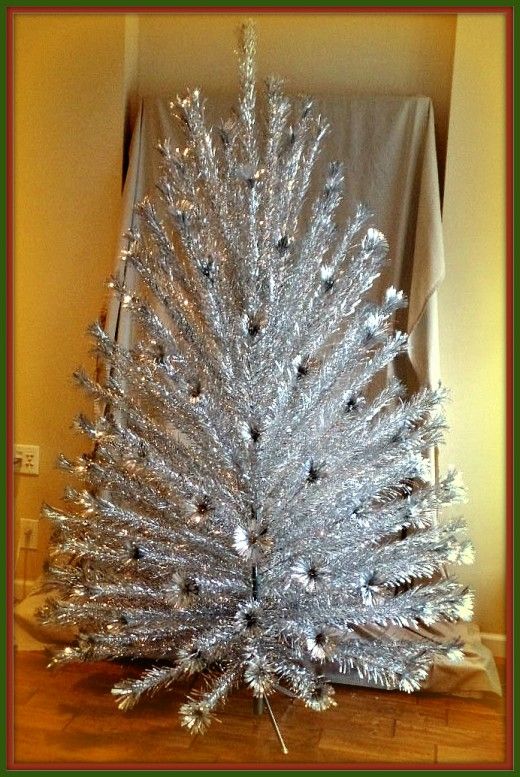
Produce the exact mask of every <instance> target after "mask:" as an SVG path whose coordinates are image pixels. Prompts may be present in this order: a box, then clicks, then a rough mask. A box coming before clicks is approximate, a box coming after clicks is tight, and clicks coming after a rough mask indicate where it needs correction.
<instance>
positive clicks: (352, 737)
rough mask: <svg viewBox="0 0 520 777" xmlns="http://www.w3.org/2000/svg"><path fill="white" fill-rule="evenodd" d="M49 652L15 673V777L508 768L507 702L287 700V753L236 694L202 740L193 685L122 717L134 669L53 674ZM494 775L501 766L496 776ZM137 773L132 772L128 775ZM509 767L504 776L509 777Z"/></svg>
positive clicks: (358, 692) (400, 697) (382, 696)
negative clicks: (166, 769)
mask: <svg viewBox="0 0 520 777" xmlns="http://www.w3.org/2000/svg"><path fill="white" fill-rule="evenodd" d="M45 664H46V659H45V656H44V655H43V654H42V653H27V652H26V653H19V654H18V656H17V658H16V662H15V689H16V693H15V697H16V698H15V717H14V764H13V765H14V766H15V767H16V768H23V765H24V764H43V763H46V764H56V765H57V766H58V765H59V764H64V763H68V764H80V763H81V764H83V763H84V764H92V765H93V767H94V768H95V767H96V764H114V766H115V765H116V764H117V763H121V764H135V765H136V767H135V768H139V766H140V765H141V767H142V765H144V764H150V765H151V766H150V768H152V769H153V768H154V766H153V765H154V764H157V765H159V764H170V765H171V767H173V768H175V766H176V765H179V764H200V766H201V768H204V767H203V764H204V763H207V764H212V763H215V764H216V763H221V764H224V763H230V764H237V765H240V764H275V763H276V764H278V765H283V766H285V767H287V766H289V767H291V765H293V764H314V765H315V768H316V767H317V768H319V765H320V764H331V765H333V764H354V763H359V764H363V763H365V764H366V763H381V764H384V763H412V762H413V763H423V764H435V763H439V764H441V763H442V764H446V763H453V764H457V765H459V766H460V765H462V764H472V763H473V764H475V763H486V764H489V768H490V769H493V768H497V767H498V765H499V764H500V763H501V762H502V763H503V762H504V759H505V747H504V740H505V733H504V731H505V720H504V718H505V715H504V701H503V699H499V698H497V697H495V696H493V697H492V698H486V699H485V700H475V699H462V698H458V697H452V696H441V695H438V694H420V695H419V694H413V695H411V696H408V695H405V694H401V693H394V692H385V691H375V690H371V689H365V688H352V687H350V688H349V687H345V686H336V700H337V702H338V706H337V707H336V708H333V709H331V710H328V711H327V712H324V713H316V712H312V711H311V710H308V709H307V708H305V707H304V706H303V705H302V704H301V703H300V702H297V701H293V700H291V699H288V698H287V697H280V696H276V697H272V699H271V704H272V708H273V711H274V713H275V716H276V718H277V720H278V722H279V725H280V727H281V729H282V731H283V735H284V737H285V739H286V742H287V746H288V748H289V754H288V755H285V756H284V755H283V754H282V753H281V750H280V747H279V745H278V741H277V739H276V735H275V733H274V731H273V728H272V726H271V724H270V721H269V718H268V717H267V714H265V713H264V715H262V716H261V717H253V715H252V705H251V697H250V695H249V694H248V693H247V692H245V691H241V692H238V693H236V694H235V695H234V696H233V697H232V698H231V699H230V700H229V702H228V704H227V705H226V707H225V708H224V709H223V710H222V714H221V715H220V716H219V717H220V720H221V721H222V722H221V723H220V724H219V723H217V722H214V723H213V725H212V726H211V727H210V729H209V731H208V732H207V733H206V735H205V736H203V737H201V736H196V737H192V736H190V735H189V734H188V733H187V732H186V731H185V730H184V729H182V728H181V727H180V724H179V718H178V715H177V709H178V707H179V705H180V703H182V701H183V700H184V698H185V694H186V692H187V691H188V686H187V685H184V686H183V687H178V688H176V689H175V690H174V691H171V692H167V693H164V694H162V695H160V696H158V697H156V698H155V699H152V700H148V701H143V702H141V703H140V704H139V705H138V706H137V707H136V708H135V709H133V710H131V711H130V712H127V713H123V712H120V711H119V710H118V709H117V707H116V706H115V704H114V701H113V697H111V695H110V688H111V687H112V685H113V683H114V682H115V681H116V680H118V679H120V678H122V677H127V676H129V675H130V674H139V672H138V670H137V668H136V667H131V668H128V667H120V666H117V665H112V664H108V663H107V664H97V665H94V664H91V665H85V664H83V665H75V666H73V665H70V666H66V667H63V668H59V669H53V670H47V669H45ZM493 764H495V767H493ZM130 768H131V767H130ZM502 768H503V767H502Z"/></svg>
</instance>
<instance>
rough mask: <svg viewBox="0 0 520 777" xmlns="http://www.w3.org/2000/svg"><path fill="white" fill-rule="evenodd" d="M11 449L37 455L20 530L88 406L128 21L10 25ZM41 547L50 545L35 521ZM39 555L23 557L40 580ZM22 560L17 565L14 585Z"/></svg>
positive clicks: (70, 449)
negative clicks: (87, 374)
mask: <svg viewBox="0 0 520 777" xmlns="http://www.w3.org/2000/svg"><path fill="white" fill-rule="evenodd" d="M14 46H15V57H14V59H15V61H14V66H15V115H14V121H15V125H14V130H15V224H14V228H15V257H14V261H15V268H14V285H15V289H14V306H15V322H14V327H15V338H14V359H15V375H14V378H15V440H16V442H18V443H29V444H36V445H39V446H40V456H41V460H40V476H39V477H34V476H28V475H16V476H15V494H16V527H17V528H18V526H19V520H20V519H21V518H22V517H26V518H33V519H37V518H38V517H39V512H40V505H41V502H42V501H43V500H46V501H49V502H51V503H54V504H59V501H60V499H61V494H62V491H63V485H64V478H63V477H62V475H61V474H60V473H58V472H57V471H56V470H55V468H54V463H55V460H56V457H57V455H58V453H59V452H60V451H64V452H66V453H67V454H78V453H80V452H81V451H82V450H83V449H84V446H85V439H80V438H79V437H78V436H76V435H74V434H73V433H72V432H71V430H70V425H71V421H72V419H73V417H74V416H75V415H76V414H77V412H78V410H79V408H80V407H81V406H82V404H83V398H82V396H81V394H80V392H79V391H78V390H76V389H75V388H74V387H73V384H72V380H71V373H72V372H73V370H74V369H75V368H76V367H77V366H79V365H80V364H82V363H83V364H85V365H87V366H88V365H90V364H92V362H91V360H90V358H89V356H88V349H89V343H88V340H87V338H86V337H85V330H86V328H87V325H88V324H89V323H90V322H91V321H94V320H95V319H96V318H97V317H98V315H99V312H100V308H101V306H102V303H103V297H104V291H103V282H104V280H105V278H106V276H107V275H108V274H109V272H110V271H111V269H112V265H113V261H114V251H115V244H116V243H115V240H116V235H117V232H118V212H119V198H120V192H121V154H122V138H123V111H124V94H123V88H122V87H123V80H122V75H123V64H124V18H123V17H122V16H121V17H119V16H108V15H103V16H101V15H89V16H83V15H82V16H75V15H69V14H66V15H59V14H56V15H45V16H42V15H39V14H34V15H33V14H29V15H25V14H24V15H20V16H17V17H15V30H14ZM42 534H43V536H42V537H41V539H40V548H42V549H45V547H46V534H45V526H44V524H43V523H42ZM42 558H43V553H42V552H37V551H29V552H28V559H27V561H28V565H27V571H28V577H29V578H32V577H36V575H37V574H38V572H39V570H40V568H41V562H42ZM22 562H23V559H20V562H19V564H18V572H17V574H18V576H21V574H22V569H23V563H22Z"/></svg>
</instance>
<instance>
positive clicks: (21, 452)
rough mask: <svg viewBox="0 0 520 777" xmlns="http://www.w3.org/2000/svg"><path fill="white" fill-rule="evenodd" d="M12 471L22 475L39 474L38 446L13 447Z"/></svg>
mask: <svg viewBox="0 0 520 777" xmlns="http://www.w3.org/2000/svg"><path fill="white" fill-rule="evenodd" d="M14 471H15V472H20V473H21V474H22V475H39V474H40V446H39V445H15V446H14Z"/></svg>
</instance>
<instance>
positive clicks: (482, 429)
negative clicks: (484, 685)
mask: <svg viewBox="0 0 520 777" xmlns="http://www.w3.org/2000/svg"><path fill="white" fill-rule="evenodd" d="M504 33H505V25H504V18H503V17H502V16H499V15H485V16H482V15H480V14H475V15H462V16H460V17H459V20H458V22H457V45H456V52H455V60H454V70H453V90H452V100H451V115H450V124H449V135H448V156H447V161H446V188H445V197H444V219H443V221H444V238H445V250H446V281H445V282H444V284H443V285H442V287H441V291H440V298H439V316H440V342H441V367H442V374H443V380H444V382H445V383H446V385H447V386H449V387H450V389H451V391H452V397H453V402H452V403H451V406H450V407H448V421H449V423H450V427H451V429H450V432H449V435H448V442H447V448H446V450H445V451H444V450H443V451H441V461H444V462H445V463H452V464H456V466H457V467H458V468H460V470H461V471H462V473H463V475H464V480H465V482H466V485H467V487H468V492H469V499H470V501H469V504H468V505H466V506H465V509H464V514H465V516H466V518H467V520H468V523H469V526H470V530H471V535H472V537H473V540H474V542H475V546H476V552H477V558H476V563H475V564H474V566H472V567H468V568H467V569H466V570H464V574H463V575H461V577H462V576H463V577H464V579H465V580H466V581H467V582H468V583H470V584H471V585H472V586H473V587H474V588H475V589H476V591H477V599H476V604H477V607H476V618H477V621H478V622H479V623H480V624H481V627H482V629H483V630H484V631H489V632H496V633H503V632H504V630H505V629H504V547H505V517H504V516H505V483H504V475H505V460H504V450H505V411H504V408H505V392H504V387H505V368H504V365H505V328H504V323H505V230H504V226H505V203H504V186H505V177H504V176H505V153H504V150H505V145H504V138H505V123H504V107H505V104H504V61H505V49H504V46H505V36H504Z"/></svg>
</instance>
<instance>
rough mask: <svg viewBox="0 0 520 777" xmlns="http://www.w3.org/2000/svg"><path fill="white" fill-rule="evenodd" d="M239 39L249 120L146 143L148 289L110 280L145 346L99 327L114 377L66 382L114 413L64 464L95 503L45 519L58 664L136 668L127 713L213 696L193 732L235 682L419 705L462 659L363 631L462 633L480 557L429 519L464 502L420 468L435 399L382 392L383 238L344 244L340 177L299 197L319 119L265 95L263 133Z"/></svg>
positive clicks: (138, 233)
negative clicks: (440, 673) (148, 704)
mask: <svg viewBox="0 0 520 777" xmlns="http://www.w3.org/2000/svg"><path fill="white" fill-rule="evenodd" d="M241 42H242V56H241V60H240V77H241V92H240V99H239V103H238V106H237V109H236V111H235V112H234V113H232V115H231V117H230V118H229V119H228V120H227V121H225V122H224V123H223V124H222V125H220V126H218V128H216V131H213V130H212V129H209V128H208V127H207V124H206V120H205V111H204V102H203V100H202V98H201V95H200V93H199V91H198V90H194V91H192V92H191V93H189V95H188V96H187V97H186V98H184V99H180V98H178V99H177V102H176V103H175V104H172V108H174V109H176V110H178V112H179V117H180V120H181V122H182V124H183V127H184V131H185V136H186V147H185V148H182V149H178V148H172V147H171V144H170V143H169V142H168V141H166V142H165V143H164V144H163V145H162V146H161V148H160V150H161V152H162V156H163V174H162V177H161V179H160V180H159V181H158V190H159V192H160V196H159V197H158V200H157V202H156V203H153V202H152V201H151V200H149V199H146V200H145V201H144V202H143V203H142V204H141V205H140V206H139V208H138V223H139V227H138V228H137V229H135V230H134V231H133V232H132V234H131V235H130V237H129V244H128V250H127V252H126V254H125V260H126V262H127V263H128V264H129V265H131V267H132V268H133V269H134V271H135V272H136V273H137V275H138V277H139V279H140V285H139V288H138V289H137V290H135V289H134V288H128V287H126V286H125V284H124V283H122V282H120V281H118V280H113V281H112V282H111V284H110V285H111V287H112V288H113V291H114V293H115V294H116V295H118V296H119V297H120V299H121V304H122V305H123V306H124V307H125V308H126V309H127V310H128V311H130V312H131V315H132V319H133V326H134V340H133V342H134V343H135V345H133V346H132V347H130V348H126V347H123V346H122V345H121V344H118V343H117V342H115V341H114V340H113V339H112V338H111V337H109V336H108V335H107V334H106V333H105V331H104V330H103V328H102V327H101V326H100V325H95V326H93V327H92V334H93V336H94V338H95V342H96V349H97V352H98V353H99V354H100V355H101V356H102V358H103V360H104V362H105V364H106V365H107V370H106V379H104V380H103V381H102V382H100V383H98V382H95V381H94V380H92V379H91V378H90V377H88V375H86V374H85V373H84V372H82V371H80V372H78V373H77V376H76V377H77V379H78V381H79V383H80V384H81V385H82V386H83V387H84V388H85V389H86V390H87V392H89V393H90V394H91V395H92V396H93V397H94V398H95V399H96V400H98V401H100V402H101V403H102V404H103V406H104V408H105V412H104V413H103V414H101V416H100V417H99V418H97V419H96V420H95V421H90V420H88V419H87V418H85V417H84V416H80V417H79V418H78V419H77V426H78V428H79V429H80V430H81V431H82V432H84V433H86V434H87V435H88V436H90V437H91V438H92V439H93V440H94V449H93V453H92V454H89V455H85V456H83V457H81V458H80V459H79V460H78V461H73V462H69V461H67V460H66V459H65V458H62V459H61V465H62V466H63V467H64V468H65V469H66V470H67V471H70V472H71V473H73V474H74V475H76V476H78V477H79V479H80V480H82V481H84V483H85V484H86V487H85V488H84V489H82V490H75V489H72V488H68V489H67V490H66V494H65V496H66V500H67V501H68V502H69V503H71V507H70V508H69V509H67V510H64V511H62V510H57V509H53V508H50V507H45V509H44V514H45V515H46V516H47V518H49V519H51V521H53V522H54V524H55V526H56V531H55V538H54V544H53V547H52V550H51V561H50V569H49V583H50V584H51V585H52V586H54V587H56V586H57V587H58V589H59V590H60V592H61V593H60V597H59V598H58V599H57V600H55V601H54V602H49V604H48V606H47V607H46V608H45V610H44V612H43V613H42V617H43V619H44V620H45V621H46V622H49V623H51V622H52V623H57V624H62V625H70V624H73V625H74V626H76V627H77V628H78V630H79V635H80V636H79V639H78V642H77V644H76V645H74V646H70V647H66V648H65V649H64V650H62V651H61V652H59V653H58V654H57V655H56V656H55V659H54V661H55V662H56V663H59V662H66V661H95V660H104V659H117V658H121V657H126V658H128V657H130V658H139V659H149V660H150V661H151V662H152V667H151V668H149V669H148V671H145V672H144V674H143V675H142V677H141V678H139V679H130V680H126V681H123V682H120V683H118V684H117V685H116V686H115V687H114V688H113V690H112V693H113V694H114V695H115V697H116V699H117V702H118V704H119V707H120V708H121V709H129V708H131V707H132V706H133V705H134V704H135V703H136V702H137V701H138V700H139V699H140V697H141V696H142V695H143V694H147V693H155V692H156V691H158V690H159V689H161V688H167V687H168V686H170V685H171V684H172V683H173V682H174V681H175V680H176V679H177V678H182V677H185V676H188V675H192V674H195V673H201V674H202V675H205V676H206V679H207V683H206V685H205V686H203V687H204V690H201V691H200V693H199V694H195V695H194V696H193V697H190V698H189V699H188V700H187V702H186V703H185V704H184V705H183V706H182V707H181V710H180V713H181V719H182V723H183V724H184V725H185V726H186V727H187V728H188V729H189V730H190V731H191V732H192V733H197V732H202V731H204V730H205V728H206V727H207V726H208V724H209V723H210V721H211V718H212V716H213V713H214V711H215V710H216V708H217V707H218V706H219V705H221V704H223V702H224V701H225V700H226V697H227V696H228V695H229V693H230V692H231V691H232V690H233V689H234V688H235V687H237V686H239V685H240V684H242V683H243V684H246V685H247V686H249V687H250V689H251V690H252V693H253V695H254V696H256V697H257V698H260V699H265V698H267V696H268V695H269V694H271V693H272V692H274V691H276V690H286V691H288V692H289V693H290V694H293V695H296V696H297V697H299V698H301V699H302V700H303V701H304V702H305V704H306V705H307V706H309V707H311V708H313V709H315V710H324V709H326V708H327V707H329V706H330V705H332V704H334V699H333V693H334V691H333V688H332V687H331V685H330V684H328V683H327V681H326V679H325V671H326V666H327V662H329V661H334V662H336V664H337V665H339V668H340V671H347V670H351V669H355V670H357V671H358V672H359V674H360V675H361V676H362V677H364V678H368V679H370V680H371V681H373V682H375V683H378V684H380V685H383V686H385V687H387V688H399V689H401V690H403V691H407V692H410V691H414V690H416V689H418V688H419V687H420V684H421V682H422V681H423V680H424V679H425V678H426V677H427V674H428V671H429V667H430V666H431V663H432V661H433V660H434V658H435V656H437V655H439V654H444V655H447V656H448V657H450V658H452V659H454V660H455V659H457V658H460V647H459V645H458V644H456V643H455V642H451V643H450V644H446V643H440V642H439V641H438V640H434V639H431V640H430V639H427V638H421V639H419V640H413V641H411V640H406V639H405V638H403V639H396V638H391V637H390V636H388V635H385V634H384V630H381V631H382V633H381V636H380V637H378V638H374V637H373V636H371V637H367V633H366V631H365V630H364V627H366V626H374V625H375V626H379V627H384V626H387V625H397V626H400V627H411V628H414V627H416V626H418V625H430V624H434V623H436V622H439V621H456V620H458V619H462V620H469V619H470V618H471V594H470V592H469V591H468V590H467V589H466V588H464V587H463V586H461V585H460V584H458V583H457V582H456V581H455V580H453V579H451V578H450V577H449V576H447V575H446V573H445V566H446V565H447V564H449V563H469V562H470V561H471V556H472V549H471V545H470V543H469V541H468V540H467V539H466V538H465V535H464V524H463V522H462V521H460V520H451V521H450V522H446V523H439V522H438V521H437V512H438V509H439V508H440V507H442V506H443V505H447V504H449V503H452V502H455V501H460V500H461V499H462V497H463V490H462V488H461V487H460V486H459V484H458V478H457V475H456V473H454V472H449V473H448V474H447V475H446V476H445V477H444V478H441V479H440V480H439V481H438V482H437V483H435V482H432V481H431V479H430V476H429V473H428V466H427V457H426V454H427V452H428V450H429V449H431V447H432V446H435V445H437V444H438V443H439V442H440V441H441V437H442V432H443V428H444V421H443V416H442V412H441V403H442V400H443V399H444V390H442V389H435V390H430V389H425V390H422V391H420V392H419V393H417V394H415V395H414V396H411V397H406V396H405V392H404V389H403V387H402V386H401V385H400V384H399V382H398V381H397V380H395V379H390V380H389V381H387V382H385V385H384V387H383V388H382V389H381V388H376V387H375V383H374V379H375V377H376V376H377V375H381V374H385V371H386V372H387V371H388V368H389V366H390V365H391V364H392V362H393V360H394V359H395V358H396V356H397V355H398V354H401V353H403V352H404V351H405V350H406V347H407V338H406V335H405V334H403V333H402V332H394V331H393V326H392V321H393V317H394V316H393V314H394V313H395V311H396V310H397V309H398V308H401V307H403V305H404V304H405V301H404V299H403V295H402V293H401V292H398V291H396V290H395V289H394V288H389V289H388V290H387V292H386V295H385V297H384V299H383V300H382V302H381V303H380V304H374V303H372V302H369V301H368V300H367V293H368V292H369V290H370V289H371V287H372V286H373V284H374V281H375V279H376V278H377V277H378V275H379V273H380V270H381V268H382V266H383V262H384V260H385V256H386V253H387V244H386V241H385V238H384V236H383V235H382V234H381V232H379V231H378V230H377V229H375V228H373V227H372V226H370V216H369V214H368V213H367V212H366V211H365V209H364V208H362V207H358V208H357V210H355V212H354V215H353V217H352V219H351V220H350V221H349V223H347V224H346V225H344V226H342V227H338V226H337V225H336V223H335V212H336V210H337V207H338V205H339V203H340V200H341V191H342V172H341V167H340V165H339V164H338V163H336V162H334V163H332V164H331V165H330V166H329V168H328V173H327V175H326V179H325V181H324V185H323V187H322V190H321V194H320V195H319V196H317V197H316V198H315V199H312V198H311V197H310V195H309V186H310V183H311V179H312V176H313V171H315V169H316V160H317V157H318V153H319V150H320V146H321V144H322V139H323V137H324V135H325V133H326V131H327V126H326V123H325V122H324V121H323V119H322V118H321V116H319V115H315V112H314V110H313V106H312V102H311V101H310V100H308V99H301V100H299V101H296V102H294V103H293V102H291V101H290V100H289V99H288V98H287V97H286V96H285V95H284V93H283V91H282V85H281V82H280V81H279V80H277V79H275V78H271V79H270V80H269V81H268V82H267V87H266V95H265V108H264V109H263V111H262V114H261V116H257V113H260V112H259V111H257V105H256V103H257V97H256V90H255V40H254V33H253V30H252V28H251V26H249V25H246V26H245V27H244V28H243V30H242V39H241ZM72 505H74V507H73V506H72ZM153 662H155V663H153ZM208 683H209V684H208Z"/></svg>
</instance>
